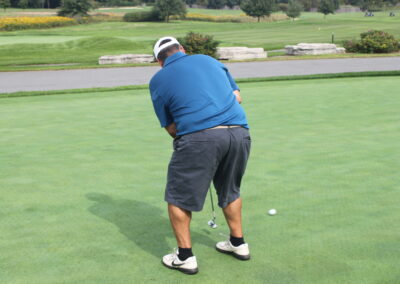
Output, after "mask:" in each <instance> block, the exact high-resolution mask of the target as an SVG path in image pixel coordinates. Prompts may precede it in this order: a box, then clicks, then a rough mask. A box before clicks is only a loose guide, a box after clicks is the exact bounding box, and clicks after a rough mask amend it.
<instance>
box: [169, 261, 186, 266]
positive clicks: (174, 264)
mask: <svg viewBox="0 0 400 284" xmlns="http://www.w3.org/2000/svg"><path fill="white" fill-rule="evenodd" d="M171 264H172V266H177V267H179V266H182V265H184V263H179V264H176V263H175V260H174V261H173V262H172V263H171Z"/></svg>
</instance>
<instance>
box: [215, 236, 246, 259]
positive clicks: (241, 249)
mask: <svg viewBox="0 0 400 284" xmlns="http://www.w3.org/2000/svg"><path fill="white" fill-rule="evenodd" d="M215 248H216V249H217V251H219V252H222V253H227V254H231V255H233V256H234V257H236V258H237V259H240V260H249V259H250V251H249V245H248V244H247V243H244V244H242V245H240V246H237V247H235V246H233V245H232V244H231V242H230V241H229V240H227V241H225V242H219V243H217V244H216V246H215Z"/></svg>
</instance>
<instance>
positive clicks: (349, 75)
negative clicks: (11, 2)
mask: <svg viewBox="0 0 400 284" xmlns="http://www.w3.org/2000/svg"><path fill="white" fill-rule="evenodd" d="M386 76H400V70H399V71H368V72H346V73H333V74H313V75H294V76H277V77H259V78H245V79H237V80H236V82H237V83H240V84H245V83H254V82H270V81H292V80H311V79H330V78H357V77H386ZM147 88H148V84H146V85H128V86H121V87H104V88H84V89H68V90H55V91H27V92H13V93H2V94H0V99H1V98H15V97H32V96H50V95H64V94H82V93H94V92H98V93H100V92H110V91H126V90H143V89H147Z"/></svg>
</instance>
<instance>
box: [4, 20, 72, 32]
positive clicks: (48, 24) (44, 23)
mask: <svg viewBox="0 0 400 284" xmlns="http://www.w3.org/2000/svg"><path fill="white" fill-rule="evenodd" d="M76 23H77V22H76V21H75V20H74V19H71V18H66V17H10V18H0V31H15V30H25V29H43V28H53V27H62V26H69V25H74V24H76Z"/></svg>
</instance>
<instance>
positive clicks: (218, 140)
mask: <svg viewBox="0 0 400 284" xmlns="http://www.w3.org/2000/svg"><path fill="white" fill-rule="evenodd" d="M154 55H155V58H156V59H157V61H158V62H159V63H160V65H161V67H162V69H161V70H160V71H159V72H157V74H155V75H154V77H153V78H152V79H151V82H150V93H151V98H152V101H153V106H154V110H155V112H156V114H157V116H158V119H159V120H160V123H161V126H162V127H164V128H165V129H166V130H167V132H168V133H169V134H170V135H171V136H172V137H173V138H174V142H173V147H174V153H173V155H172V158H171V161H170V164H169V167H168V180H167V186H166V191H165V201H166V202H167V203H168V213H169V218H170V221H171V225H172V229H173V231H174V233H175V237H176V241H177V243H178V250H177V251H176V252H174V253H172V254H168V255H165V256H164V257H163V259H162V263H163V264H164V265H165V266H167V267H168V268H173V269H177V270H179V271H182V272H184V273H187V274H195V273H197V272H198V266H197V260H196V257H195V256H194V255H193V252H192V243H191V238H190V221H191V217H192V211H201V210H202V208H203V205H204V201H205V199H206V195H207V192H208V188H209V186H210V183H211V181H213V182H214V186H215V188H216V191H217V195H218V205H219V206H220V207H221V208H222V210H223V212H224V215H225V219H226V221H227V223H228V226H229V229H230V239H229V240H227V241H224V242H219V243H217V244H216V249H217V250H218V251H219V252H223V253H229V254H232V255H233V256H235V257H236V258H238V259H241V260H247V259H249V258H250V253H249V247H248V245H247V243H245V242H244V239H243V232H242V220H241V209H242V200H241V198H240V183H241V179H242V176H243V174H244V172H245V168H246V164H247V159H248V156H249V152H250V144H251V141H250V135H249V131H248V125H247V120H246V115H245V113H244V110H243V109H242V107H241V105H240V104H239V103H240V102H241V97H240V92H239V88H238V86H237V85H236V83H235V81H234V80H233V78H232V76H231V75H230V74H229V72H228V70H227V68H226V67H225V66H224V65H223V64H221V63H220V62H218V61H217V60H215V59H213V58H211V57H209V56H206V55H192V56H188V55H186V54H185V51H184V49H183V47H182V46H181V45H180V44H179V42H178V41H177V40H176V39H175V38H173V37H164V38H161V39H159V40H158V41H157V43H156V44H155V46H154Z"/></svg>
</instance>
